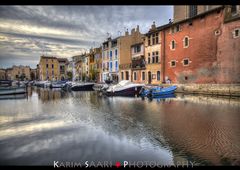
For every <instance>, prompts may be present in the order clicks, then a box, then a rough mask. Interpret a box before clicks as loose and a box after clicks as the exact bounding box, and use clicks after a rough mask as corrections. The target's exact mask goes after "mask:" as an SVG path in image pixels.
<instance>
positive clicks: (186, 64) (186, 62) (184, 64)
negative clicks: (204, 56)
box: [183, 58, 189, 66]
mask: <svg viewBox="0 0 240 170" xmlns="http://www.w3.org/2000/svg"><path fill="white" fill-rule="evenodd" d="M188 65H189V59H188V58H186V59H184V60H183V66H188Z"/></svg>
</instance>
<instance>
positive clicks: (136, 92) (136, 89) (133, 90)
mask: <svg viewBox="0 0 240 170" xmlns="http://www.w3.org/2000/svg"><path fill="white" fill-rule="evenodd" d="M141 89H142V87H141V86H138V87H131V88H127V89H123V90H119V91H114V92H113V91H111V92H109V91H106V92H104V94H105V95H107V96H136V95H137V96H139V92H140V90H141Z"/></svg>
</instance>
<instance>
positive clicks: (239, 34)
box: [233, 28, 240, 38]
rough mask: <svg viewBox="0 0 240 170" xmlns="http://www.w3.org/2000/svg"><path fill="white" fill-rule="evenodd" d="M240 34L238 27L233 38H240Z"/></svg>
mask: <svg viewBox="0 0 240 170" xmlns="http://www.w3.org/2000/svg"><path fill="white" fill-rule="evenodd" d="M239 36H240V28H236V29H234V31H233V38H238V37H239Z"/></svg>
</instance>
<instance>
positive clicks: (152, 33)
mask: <svg viewBox="0 0 240 170" xmlns="http://www.w3.org/2000/svg"><path fill="white" fill-rule="evenodd" d="M144 44H145V61H146V70H145V75H146V79H145V83H147V84H156V85H159V84H160V83H161V82H162V77H161V34H160V30H159V29H158V28H157V27H156V25H155V22H154V23H153V24H152V26H151V29H150V30H149V31H148V33H147V34H145V41H144Z"/></svg>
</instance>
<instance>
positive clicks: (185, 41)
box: [164, 6, 240, 84]
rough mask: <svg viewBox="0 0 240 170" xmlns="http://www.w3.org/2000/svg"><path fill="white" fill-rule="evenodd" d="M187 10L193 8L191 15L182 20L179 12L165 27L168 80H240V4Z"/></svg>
mask: <svg viewBox="0 0 240 170" xmlns="http://www.w3.org/2000/svg"><path fill="white" fill-rule="evenodd" d="M179 8H180V7H176V8H174V9H175V10H178V9H179ZM182 8H183V7H182ZM184 9H189V10H190V11H189V12H188V13H189V16H188V17H187V18H186V19H181V18H179V16H178V15H177V14H176V13H178V12H176V11H175V15H174V16H178V18H177V19H176V21H175V22H173V23H172V24H171V25H170V26H169V27H167V28H166V29H164V31H165V35H166V37H165V41H164V42H165V43H166V45H165V54H164V56H165V69H164V74H165V77H166V79H170V80H171V81H172V82H173V83H204V84H205V83H239V82H240V77H239V74H240V69H239V68H240V48H239V44H240V35H239V32H240V20H239V19H240V17H239V16H240V15H239V13H240V10H239V6H218V7H213V8H210V9H208V10H206V11H203V12H201V13H199V14H198V13H197V12H193V11H191V10H193V9H195V10H196V9H198V7H194V8H193V7H185V8H184ZM192 13H194V14H192Z"/></svg>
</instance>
